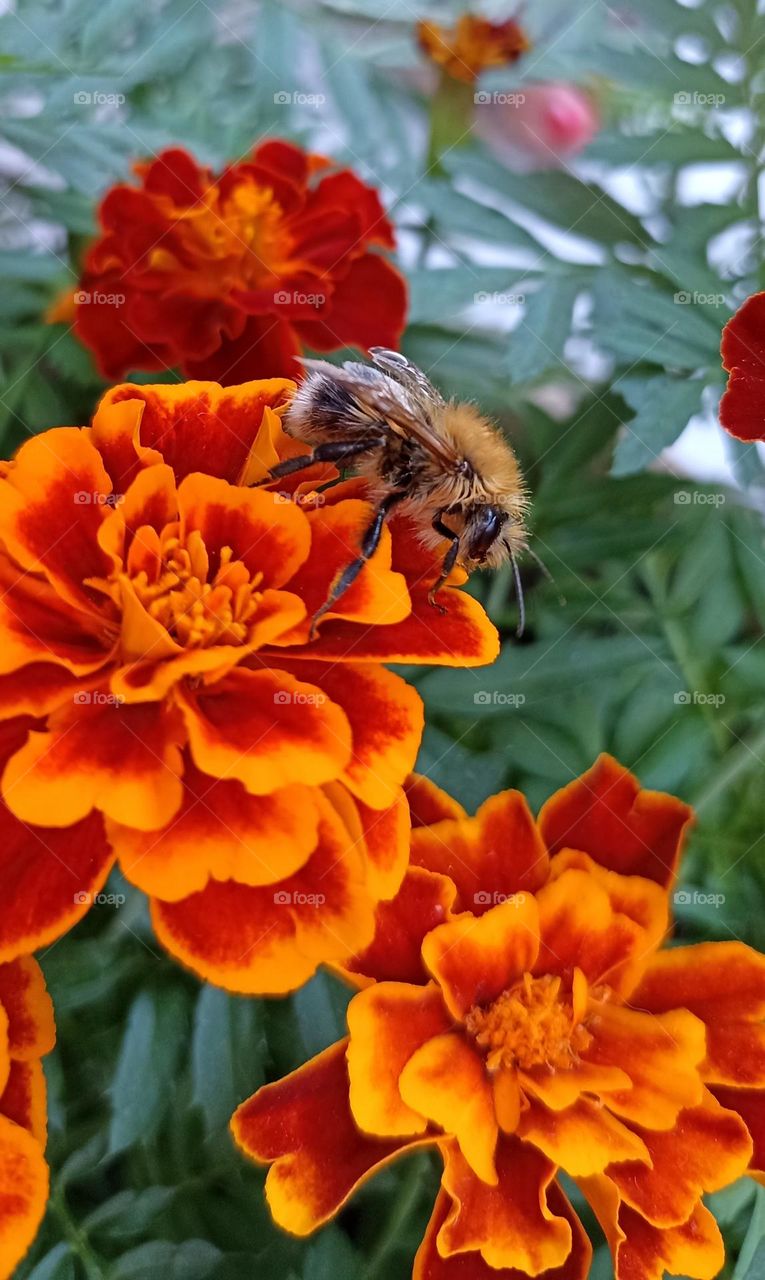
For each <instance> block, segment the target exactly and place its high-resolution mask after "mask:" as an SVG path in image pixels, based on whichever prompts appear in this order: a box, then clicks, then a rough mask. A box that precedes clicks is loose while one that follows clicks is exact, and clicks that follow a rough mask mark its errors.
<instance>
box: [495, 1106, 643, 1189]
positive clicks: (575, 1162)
mask: <svg viewBox="0 0 765 1280" xmlns="http://www.w3.org/2000/svg"><path fill="white" fill-rule="evenodd" d="M517 1132H518V1137H519V1138H523V1139H524V1141H526V1142H529V1143H531V1145H532V1146H534V1147H538V1149H539V1150H540V1151H543V1152H544V1154H545V1155H546V1156H547V1157H548V1159H549V1160H552V1162H553V1164H556V1165H559V1166H560V1168H562V1169H564V1170H565V1172H566V1173H568V1174H570V1175H571V1177H573V1178H587V1177H590V1176H591V1175H592V1174H594V1173H602V1172H603V1170H604V1169H605V1168H606V1167H607V1166H608V1165H609V1164H612V1163H614V1162H616V1161H620V1160H631V1161H643V1162H645V1161H647V1160H648V1158H649V1157H648V1151H647V1149H646V1146H645V1143H644V1142H643V1140H642V1138H641V1137H639V1136H638V1134H636V1133H634V1132H633V1131H632V1130H631V1129H629V1128H628V1127H627V1126H626V1125H625V1124H622V1122H621V1121H620V1120H617V1118H616V1116H613V1115H611V1113H610V1112H609V1111H608V1110H606V1107H604V1106H602V1105H601V1104H600V1102H595V1101H593V1100H591V1099H590V1098H579V1099H578V1100H577V1101H576V1102H575V1103H574V1105H573V1106H571V1107H567V1108H566V1109H565V1110H562V1111H561V1110H558V1111H552V1110H549V1109H548V1108H547V1107H546V1106H544V1105H543V1104H542V1103H541V1102H539V1101H537V1100H536V1099H533V1098H531V1099H529V1100H528V1105H527V1106H526V1108H525V1109H524V1110H523V1111H522V1112H521V1116H520V1120H519V1122H518V1131H517ZM638 1167H642V1166H641V1165H638Z"/></svg>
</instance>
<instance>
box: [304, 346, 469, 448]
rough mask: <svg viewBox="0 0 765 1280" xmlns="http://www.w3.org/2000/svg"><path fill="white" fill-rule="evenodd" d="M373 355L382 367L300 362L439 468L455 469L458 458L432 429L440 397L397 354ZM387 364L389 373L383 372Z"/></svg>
mask: <svg viewBox="0 0 765 1280" xmlns="http://www.w3.org/2000/svg"><path fill="white" fill-rule="evenodd" d="M373 355H374V357H375V361H376V364H377V365H380V366H382V367H380V368H376V367H375V365H369V364H360V363H359V364H357V363H356V362H354V361H350V360H348V361H346V362H345V363H344V364H343V365H334V364H330V363H329V361H327V360H308V359H303V360H301V364H304V365H305V366H306V367H307V368H308V369H311V370H313V371H315V372H316V373H322V374H324V375H325V376H326V377H331V378H334V379H335V381H337V382H339V383H340V384H341V385H342V386H344V387H346V388H347V389H348V391H350V392H351V393H352V394H353V396H354V398H355V399H356V400H357V401H358V402H359V405H360V406H361V408H362V409H363V410H364V411H365V412H366V413H368V414H369V415H370V417H375V418H378V419H382V420H383V421H384V422H386V423H387V424H388V426H390V427H391V428H392V429H393V430H394V431H395V430H397V431H398V432H399V434H404V435H408V436H411V438H412V439H413V440H416V441H417V443H418V444H420V445H421V446H422V448H423V449H425V450H426V452H427V453H429V454H431V455H432V456H433V457H434V458H437V459H438V461H439V462H440V463H441V464H442V465H443V466H446V467H453V466H455V464H456V463H458V462H459V461H460V459H459V456H458V454H457V453H456V452H455V450H454V449H453V447H452V446H451V444H450V443H449V441H448V440H445V439H444V438H443V436H441V435H439V433H438V431H437V429H436V427H435V425H434V418H437V417H438V415H439V413H440V410H441V409H442V408H443V407H444V400H443V398H442V397H441V394H440V393H439V392H438V391H436V388H435V387H433V386H432V385H431V383H430V382H429V381H428V379H427V378H426V377H425V374H424V373H422V372H421V371H420V370H419V369H418V368H417V367H416V365H413V364H410V363H409V361H408V360H407V359H406V357H405V356H402V355H400V354H399V352H398V351H388V350H386V349H385V348H384V347H375V348H373ZM381 357H382V358H381ZM383 361H384V362H385V363H384V365H383ZM389 362H390V365H391V372H390V373H388V371H387V370H388V363H389ZM394 365H395V368H396V372H395V374H394V373H393V366H394ZM383 367H384V368H385V372H383ZM402 374H403V376H401V375H402ZM434 410H435V413H434Z"/></svg>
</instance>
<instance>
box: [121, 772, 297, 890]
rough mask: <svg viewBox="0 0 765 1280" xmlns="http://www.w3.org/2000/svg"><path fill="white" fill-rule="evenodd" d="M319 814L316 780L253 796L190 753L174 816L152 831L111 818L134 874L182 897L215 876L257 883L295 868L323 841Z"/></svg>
mask: <svg viewBox="0 0 765 1280" xmlns="http://www.w3.org/2000/svg"><path fill="white" fill-rule="evenodd" d="M318 820H319V815H318V810H317V806H316V802H315V799H314V792H313V789H312V788H311V787H305V786H301V785H299V784H295V785H293V786H290V787H284V788H283V789H281V790H279V791H274V792H273V793H272V794H271V795H268V796H251V795H250V794H249V792H248V791H246V790H245V788H244V787H243V786H242V784H241V782H227V781H221V780H220V779H218V778H211V777H210V776H209V775H208V774H204V773H202V772H201V770H199V769H197V768H196V766H195V765H194V764H193V763H192V762H191V761H190V760H189V759H188V758H187V759H186V760H185V762H184V771H183V803H182V804H181V807H180V809H179V811H178V813H177V814H176V816H175V817H174V818H173V820H172V822H170V823H169V824H168V825H167V826H166V827H163V828H162V829H161V830H159V831H148V832H147V831H137V830H136V829H135V828H134V827H126V826H122V825H120V824H119V823H114V822H109V823H108V824H107V831H108V834H109V839H110V841H111V843H112V846H113V848H114V849H115V850H116V852H117V854H118V856H119V859H120V865H121V867H122V870H123V872H124V873H125V875H126V876H127V878H128V880H130V881H131V882H132V883H133V884H135V885H137V887H138V888H139V889H143V891H144V893H148V894H149V895H150V896H152V897H157V898H162V899H163V900H164V901H165V902H178V901H179V900H180V899H181V898H186V897H188V896H189V894H191V893H196V892H198V890H200V889H203V888H204V887H205V885H206V884H207V882H208V880H209V879H210V878H213V879H215V880H236V881H238V882H239V883H240V884H247V885H254V886H255V885H268V884H274V883H275V882H276V881H279V880H284V879H286V878H287V877H288V876H291V875H293V874H294V873H295V872H296V871H298V870H299V868H300V867H302V866H303V865H304V864H305V862H306V861H307V860H308V858H309V857H310V856H311V853H312V852H313V850H314V849H315V848H316V844H317V839H318V834H317V832H318Z"/></svg>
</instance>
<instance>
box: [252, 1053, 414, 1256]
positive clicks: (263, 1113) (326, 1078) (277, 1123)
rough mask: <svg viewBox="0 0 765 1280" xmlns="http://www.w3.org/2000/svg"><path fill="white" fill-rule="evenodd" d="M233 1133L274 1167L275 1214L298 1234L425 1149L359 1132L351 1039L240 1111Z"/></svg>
mask: <svg viewBox="0 0 765 1280" xmlns="http://www.w3.org/2000/svg"><path fill="white" fill-rule="evenodd" d="M231 1127H232V1131H233V1134H234V1138H235V1139H236V1141H237V1143H238V1144H239V1146H240V1147H241V1148H242V1150H243V1151H244V1152H245V1153H246V1154H247V1155H248V1156H250V1157H251V1158H252V1159H253V1160H257V1161H259V1162H260V1163H267V1162H268V1163H270V1162H272V1161H273V1164H272V1167H271V1169H270V1170H269V1173H268V1177H267V1179H266V1197H267V1200H268V1204H269V1207H270V1209H271V1213H272V1214H273V1216H274V1220H275V1221H276V1222H277V1223H278V1225H279V1226H280V1227H282V1228H283V1229H284V1230H285V1231H289V1232H291V1233H292V1234H293V1235H299V1236H303V1235H308V1234H309V1233H310V1232H311V1231H314V1230H315V1229H316V1228H317V1227H319V1226H321V1224H322V1223H324V1222H326V1221H328V1219H329V1218H331V1217H333V1215H334V1214H335V1213H337V1211H338V1209H340V1208H341V1207H342V1205H343V1204H345V1202H346V1200H347V1199H348V1197H349V1196H350V1195H351V1193H352V1192H353V1190H354V1189H355V1188H356V1187H357V1186H359V1185H360V1184H361V1183H362V1182H364V1181H365V1180H366V1179H367V1178H368V1177H369V1176H370V1175H371V1174H373V1173H374V1172H375V1171H376V1170H377V1169H379V1168H381V1167H382V1166H383V1165H385V1164H387V1163H388V1162H389V1161H390V1160H392V1159H393V1158H394V1157H395V1156H397V1155H399V1154H400V1153H402V1152H404V1151H406V1150H407V1149H412V1148H414V1147H415V1146H417V1145H419V1143H417V1142H416V1141H415V1142H412V1141H411V1140H410V1141H403V1142H402V1141H395V1140H394V1141H380V1140H378V1139H376V1138H370V1137H367V1136H365V1135H364V1134H362V1133H360V1131H359V1129H358V1128H357V1126H356V1124H355V1122H354V1119H353V1115H352V1114H351V1110H350V1107H349V1104H348V1073H347V1069H346V1063H345V1042H344V1041H341V1042H340V1043H339V1044H336V1045H333V1046H332V1047H331V1048H330V1049H327V1050H325V1052H324V1053H321V1054H319V1056H318V1057H316V1058H313V1059H312V1060H311V1061H310V1062H308V1063H306V1064H305V1066H302V1067H300V1068H299V1069H298V1070H297V1071H294V1072H293V1073H292V1074H291V1075H289V1076H286V1077H285V1078H284V1079H283V1080H279V1081H277V1082H276V1083H275V1084H268V1085H265V1086H264V1087H263V1088H262V1089H259V1090H258V1092H257V1093H256V1094H254V1095H253V1097H251V1098H250V1099H248V1101H247V1102H243V1103H242V1105H241V1106H240V1107H239V1109H238V1110H237V1111H236V1112H235V1114H234V1117H233V1120H232V1122H231Z"/></svg>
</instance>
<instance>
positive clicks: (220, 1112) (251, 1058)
mask: <svg viewBox="0 0 765 1280" xmlns="http://www.w3.org/2000/svg"><path fill="white" fill-rule="evenodd" d="M262 1012H263V1011H262V1006H261V1005H260V1004H259V1003H258V1002H257V1001H255V1000H245V999H242V998H241V997H239V996H231V995H229V994H228V993H227V992H225V991H221V990H219V989H218V988H217V987H211V986H204V987H202V989H201V991H200V992H199V996H198V998H197V1003H196V1008H195V1010H194V1026H193V1032H192V1040H191V1077H192V1086H193V1097H194V1101H195V1102H196V1103H197V1104H198V1105H199V1106H200V1107H201V1108H202V1110H203V1112H204V1115H205V1119H206V1122H207V1127H208V1130H209V1131H210V1132H211V1133H212V1132H215V1131H216V1130H218V1129H225V1127H226V1126H227V1124H228V1121H229V1120H230V1118H231V1116H232V1114H233V1112H234V1110H235V1109H236V1107H237V1106H238V1105H239V1103H240V1102H241V1101H242V1100H243V1098H246V1097H248V1095H249V1094H251V1093H254V1092H255V1090H256V1089H257V1088H258V1087H259V1085H261V1084H263V1083H264V1082H265V1074H264V1069H263V1059H264V1054H265V1048H266V1046H265V1040H264V1035H263V1018H262Z"/></svg>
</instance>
